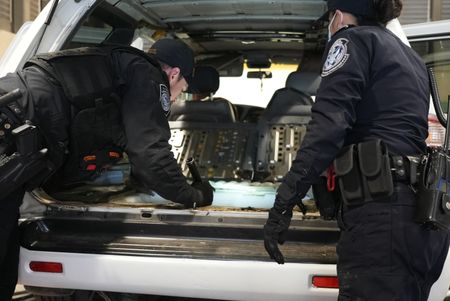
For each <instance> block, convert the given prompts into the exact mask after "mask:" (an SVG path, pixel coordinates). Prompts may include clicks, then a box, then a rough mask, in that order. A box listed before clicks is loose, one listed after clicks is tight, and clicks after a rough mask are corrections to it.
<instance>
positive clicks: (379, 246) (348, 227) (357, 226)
mask: <svg viewBox="0 0 450 301" xmlns="http://www.w3.org/2000/svg"><path fill="white" fill-rule="evenodd" d="M414 203H415V201H414V194H413V192H412V190H411V189H410V188H409V187H408V186H407V185H405V184H396V187H395V193H394V194H393V196H392V197H390V198H389V199H386V201H385V202H369V203H366V204H364V205H361V206H353V207H344V208H343V210H342V212H341V213H340V214H339V217H338V223H339V227H340V228H341V236H340V240H339V243H338V246H337V254H338V265H337V271H338V277H339V287H340V289H339V297H338V300H339V301H344V300H352V301H367V300H377V301H378V300H383V301H388V300H408V301H415V300H417V301H419V300H420V301H426V300H427V298H428V295H429V292H430V289H431V286H432V284H433V283H434V282H435V281H436V280H437V279H438V278H439V276H440V274H441V270H442V267H443V264H444V262H445V259H446V256H447V252H448V247H449V235H448V233H447V232H445V231H430V230H427V229H425V228H423V227H422V226H421V225H419V224H417V223H415V222H414V221H413V218H414V210H415V207H414V206H415V205H414Z"/></svg>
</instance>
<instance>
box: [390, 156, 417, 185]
mask: <svg viewBox="0 0 450 301" xmlns="http://www.w3.org/2000/svg"><path fill="white" fill-rule="evenodd" d="M390 160H391V172H392V179H393V180H394V182H403V183H407V184H416V183H417V172H418V168H419V165H420V162H421V161H422V157H420V156H390Z"/></svg>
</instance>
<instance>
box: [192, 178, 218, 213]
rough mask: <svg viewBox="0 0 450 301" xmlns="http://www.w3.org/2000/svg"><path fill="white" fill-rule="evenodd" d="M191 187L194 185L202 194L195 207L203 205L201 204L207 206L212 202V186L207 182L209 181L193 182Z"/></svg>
mask: <svg viewBox="0 0 450 301" xmlns="http://www.w3.org/2000/svg"><path fill="white" fill-rule="evenodd" d="M191 186H192V187H194V188H195V189H197V190H200V192H201V193H202V195H203V198H202V200H198V201H197V202H196V204H195V207H203V206H209V205H211V204H212V202H213V198H214V191H215V189H214V187H212V186H211V184H209V181H202V182H195V181H194V182H193V183H192V184H191Z"/></svg>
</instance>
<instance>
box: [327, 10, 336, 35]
mask: <svg viewBox="0 0 450 301" xmlns="http://www.w3.org/2000/svg"><path fill="white" fill-rule="evenodd" d="M335 18H336V13H334V15H333V18H331V21H330V22H329V23H328V41H330V40H331V37H332V36H333V35H332V34H331V25H332V24H333V21H334V19H335Z"/></svg>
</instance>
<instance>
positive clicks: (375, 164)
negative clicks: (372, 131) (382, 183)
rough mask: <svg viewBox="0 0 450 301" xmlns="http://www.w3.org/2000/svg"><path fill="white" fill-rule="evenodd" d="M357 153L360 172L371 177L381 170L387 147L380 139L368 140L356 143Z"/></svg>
mask: <svg viewBox="0 0 450 301" xmlns="http://www.w3.org/2000/svg"><path fill="white" fill-rule="evenodd" d="M358 155H359V156H358V157H359V158H358V159H359V165H360V169H361V173H362V174H363V175H364V176H366V177H373V176H375V175H377V174H379V173H380V171H381V164H382V162H383V157H384V156H385V155H387V147H386V145H385V144H384V142H383V141H382V140H381V139H375V140H370V141H367V142H363V143H360V144H358Z"/></svg>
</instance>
